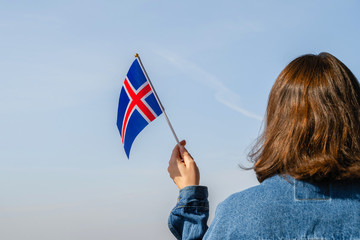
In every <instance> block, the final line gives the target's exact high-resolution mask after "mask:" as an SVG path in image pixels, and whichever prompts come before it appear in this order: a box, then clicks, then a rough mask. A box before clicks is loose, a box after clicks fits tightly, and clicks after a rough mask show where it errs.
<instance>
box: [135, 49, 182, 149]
mask: <svg viewBox="0 0 360 240" xmlns="http://www.w3.org/2000/svg"><path fill="white" fill-rule="evenodd" d="M135 57H136V58H137V59H138V60H139V63H140V67H141V68H142V70H143V71H144V73H145V77H146V80H147V81H148V82H149V84H150V87H151V89H152V91H153V92H154V95H155V98H156V101H157V102H158V103H159V106H160V108H161V110H162V112H163V113H164V116H165V118H166V121H167V123H168V125H169V127H170V129H171V132H172V133H173V135H174V138H175V140H176V142H177V144H178V145H179V147H180V142H179V139H178V137H177V136H176V133H175V131H174V128H173V127H172V125H171V122H170V120H169V118H168V116H167V115H166V112H165V108H164V106H163V105H162V104H161V101H160V99H159V97H158V95H157V93H156V91H155V88H154V86H153V85H152V83H151V81H150V78H149V76H148V75H147V73H146V70H145V68H144V65H143V64H142V62H141V59H140V56H139V54H137V53H136V54H135Z"/></svg>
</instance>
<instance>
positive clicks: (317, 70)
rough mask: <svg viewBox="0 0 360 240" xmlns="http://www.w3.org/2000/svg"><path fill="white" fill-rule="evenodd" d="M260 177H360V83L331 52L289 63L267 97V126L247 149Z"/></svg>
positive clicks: (322, 179) (330, 179)
mask: <svg viewBox="0 0 360 240" xmlns="http://www.w3.org/2000/svg"><path fill="white" fill-rule="evenodd" d="M248 156H249V158H250V160H251V161H253V162H254V166H253V169H254V170H255V172H256V175H257V178H258V180H259V181H260V182H262V181H263V180H265V179H266V178H269V177H271V176H273V175H275V174H288V175H290V176H292V177H294V178H296V179H302V180H309V181H315V182H320V181H335V180H345V179H357V178H360V86H359V83H358V81H357V79H356V77H355V76H354V74H353V73H352V72H351V71H350V70H349V69H348V68H347V67H346V66H345V65H344V64H343V63H342V62H341V61H340V60H338V59H337V58H336V57H334V56H333V55H331V54H329V53H320V54H319V55H313V54H307V55H303V56H300V57H298V58H296V59H295V60H293V61H292V62H291V63H289V64H288V65H287V66H286V67H285V69H284V70H283V71H282V72H281V73H280V75H279V76H278V78H277V79H276V81H275V83H274V85H273V87H272V89H271V92H270V95H269V100H268V105H267V110H266V120H265V126H264V131H263V133H262V134H261V135H260V137H259V138H258V140H257V142H256V144H255V146H254V147H253V148H252V150H251V151H250V153H249V155H248Z"/></svg>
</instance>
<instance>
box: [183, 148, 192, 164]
mask: <svg viewBox="0 0 360 240" xmlns="http://www.w3.org/2000/svg"><path fill="white" fill-rule="evenodd" d="M180 155H181V158H182V159H183V160H184V163H185V165H186V166H189V165H190V164H192V163H194V159H193V158H192V156H191V155H190V153H189V152H188V151H187V150H186V148H185V147H184V146H181V147H180Z"/></svg>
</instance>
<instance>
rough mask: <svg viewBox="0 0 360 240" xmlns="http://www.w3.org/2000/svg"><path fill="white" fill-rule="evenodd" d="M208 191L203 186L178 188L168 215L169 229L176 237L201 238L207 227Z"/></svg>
mask: <svg viewBox="0 0 360 240" xmlns="http://www.w3.org/2000/svg"><path fill="white" fill-rule="evenodd" d="M207 198H208V191H207V187H205V186H188V187H185V188H183V189H181V190H180V194H179V199H178V202H177V204H176V206H175V207H174V209H173V210H172V211H171V213H170V216H169V222H168V223H169V229H170V231H171V232H172V233H173V234H174V236H175V237H176V238H177V239H189V240H190V239H194V240H195V239H202V237H203V236H204V234H205V232H206V230H207V229H208V226H207V220H208V218H209V202H208V199H207Z"/></svg>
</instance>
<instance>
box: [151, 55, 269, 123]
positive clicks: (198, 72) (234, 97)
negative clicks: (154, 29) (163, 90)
mask: <svg viewBox="0 0 360 240" xmlns="http://www.w3.org/2000/svg"><path fill="white" fill-rule="evenodd" d="M157 54H158V55H160V56H161V57H163V58H165V59H166V60H168V61H169V62H171V63H172V64H173V65H174V66H176V67H177V68H178V69H180V70H182V71H184V72H185V71H186V72H191V74H192V75H195V76H196V77H195V79H196V80H197V81H199V82H201V83H202V84H204V85H205V86H207V87H208V88H210V89H212V90H214V91H215V93H214V97H215V99H216V101H218V102H219V103H221V104H223V105H225V106H226V107H228V108H230V109H232V110H234V111H236V112H239V113H241V114H242V115H244V116H246V117H249V118H253V119H256V120H258V121H262V120H263V118H262V117H261V116H259V115H257V114H255V113H253V112H251V111H248V110H246V109H245V108H243V107H242V106H241V101H240V96H239V95H238V94H237V93H235V92H234V91H232V90H230V89H229V88H228V87H227V86H225V85H224V83H223V82H221V81H220V80H219V79H218V78H217V77H216V76H214V75H213V74H211V73H209V72H207V71H205V70H204V69H202V68H200V67H199V66H198V65H196V64H194V63H192V62H189V61H187V60H185V59H183V58H181V57H178V56H175V55H173V54H169V53H163V52H157Z"/></svg>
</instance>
